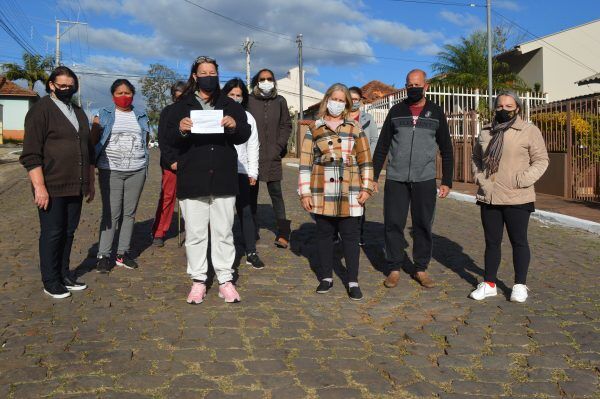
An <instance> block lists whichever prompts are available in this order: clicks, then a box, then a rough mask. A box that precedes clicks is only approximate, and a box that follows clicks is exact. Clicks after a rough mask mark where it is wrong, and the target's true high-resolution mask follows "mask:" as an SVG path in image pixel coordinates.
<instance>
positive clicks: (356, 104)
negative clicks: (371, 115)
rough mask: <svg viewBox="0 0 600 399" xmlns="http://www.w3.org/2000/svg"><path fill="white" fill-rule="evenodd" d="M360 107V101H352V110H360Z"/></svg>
mask: <svg viewBox="0 0 600 399" xmlns="http://www.w3.org/2000/svg"><path fill="white" fill-rule="evenodd" d="M359 108H360V101H352V111H358V109H359Z"/></svg>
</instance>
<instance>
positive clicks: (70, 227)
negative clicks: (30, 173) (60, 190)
mask: <svg viewBox="0 0 600 399" xmlns="http://www.w3.org/2000/svg"><path fill="white" fill-rule="evenodd" d="M82 202H83V197H82V196H74V197H51V198H50V204H49V205H48V209H46V210H43V209H38V214H39V217H40V240H39V251H40V270H41V272H42V281H43V283H44V286H46V285H49V284H50V285H51V284H54V283H57V282H60V281H61V280H62V277H63V276H67V277H70V271H69V262H70V258H71V247H72V246H73V238H74V237H75V230H77V226H78V225H79V219H80V217H81V205H82Z"/></svg>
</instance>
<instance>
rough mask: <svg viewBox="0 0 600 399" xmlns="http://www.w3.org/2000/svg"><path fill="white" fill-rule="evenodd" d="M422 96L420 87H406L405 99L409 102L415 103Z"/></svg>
mask: <svg viewBox="0 0 600 399" xmlns="http://www.w3.org/2000/svg"><path fill="white" fill-rule="evenodd" d="M422 98H423V88H422V87H409V88H407V89H406V101H407V102H408V103H409V104H415V103H418V102H419V101H421V99H422Z"/></svg>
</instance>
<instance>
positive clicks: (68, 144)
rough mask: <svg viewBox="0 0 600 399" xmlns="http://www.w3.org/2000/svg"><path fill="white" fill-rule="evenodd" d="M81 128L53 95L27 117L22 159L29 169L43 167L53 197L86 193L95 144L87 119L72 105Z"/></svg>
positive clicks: (44, 99)
mask: <svg viewBox="0 0 600 399" xmlns="http://www.w3.org/2000/svg"><path fill="white" fill-rule="evenodd" d="M73 108H74V110H75V115H76V116H77V120H78V121H79V131H77V130H75V128H74V127H73V124H72V123H71V122H70V121H69V120H68V119H67V117H66V116H65V115H64V114H63V113H62V111H61V110H60V109H59V108H58V107H57V106H56V104H54V101H53V100H52V98H50V96H46V97H44V98H42V99H41V100H40V101H38V102H37V103H36V104H35V105H34V106H33V107H32V108H31V109H30V110H29V112H27V115H26V116H25V138H24V140H23V152H22V154H21V157H20V158H19V161H20V162H21V164H23V166H24V167H25V169H27V171H30V170H32V169H34V168H37V167H38V166H41V167H42V172H43V174H44V183H45V185H46V189H47V190H48V194H49V195H50V197H66V196H77V195H82V194H83V195H87V194H88V186H89V172H90V163H93V162H94V146H93V145H92V142H91V140H90V127H89V122H88V118H87V116H86V115H85V113H84V112H83V111H82V110H81V108H79V107H77V106H75V105H74V106H73Z"/></svg>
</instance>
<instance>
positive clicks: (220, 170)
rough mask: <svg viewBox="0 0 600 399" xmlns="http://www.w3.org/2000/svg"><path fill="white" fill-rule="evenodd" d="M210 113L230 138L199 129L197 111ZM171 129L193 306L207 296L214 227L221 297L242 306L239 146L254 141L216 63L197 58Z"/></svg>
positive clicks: (174, 111)
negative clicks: (237, 272)
mask: <svg viewBox="0 0 600 399" xmlns="http://www.w3.org/2000/svg"><path fill="white" fill-rule="evenodd" d="M206 110H209V111H213V110H221V111H222V112H223V118H222V120H221V122H220V125H221V126H223V128H224V133H212V131H214V130H212V129H211V133H207V132H203V131H202V128H201V127H200V128H199V127H198V126H196V127H194V124H193V122H192V119H191V117H190V116H191V112H192V111H206ZM201 118H203V117H201ZM201 126H202V125H201ZM167 129H168V134H169V137H170V140H171V141H172V143H173V144H176V145H177V147H178V148H180V154H179V158H178V163H177V197H178V198H179V200H180V205H181V211H182V213H183V217H184V219H185V224H186V239H185V249H186V256H187V272H188V274H189V275H190V277H191V278H192V288H191V290H190V293H189V295H188V298H187V302H188V303H190V304H198V303H201V302H202V301H203V299H204V297H205V295H206V278H207V271H208V260H207V250H208V237H209V234H208V233H209V228H210V238H211V258H212V264H213V266H214V269H215V274H216V278H217V280H218V282H219V296H220V297H221V298H223V299H224V300H225V302H230V303H231V302H239V301H240V295H239V294H238V292H237V290H236V288H235V286H234V284H233V283H234V282H233V262H234V261H235V246H234V244H233V233H232V227H233V218H234V208H235V197H236V195H237V194H238V192H239V188H238V175H237V153H236V150H235V147H234V146H235V145H236V144H242V143H245V142H246V141H247V140H248V138H249V137H250V125H248V121H247V118H246V113H245V112H244V109H243V108H242V106H241V105H239V104H238V103H236V102H235V101H233V100H232V99H231V98H229V97H227V95H225V94H224V93H222V92H221V88H220V86H219V66H218V64H217V62H216V61H215V60H214V59H212V58H210V57H204V56H202V57H198V58H196V60H195V61H194V63H193V64H192V68H191V71H190V77H189V79H188V82H187V85H186V87H185V89H184V91H183V94H182V95H181V99H180V100H179V101H178V102H177V103H176V104H174V105H173V109H172V111H171V112H170V114H169V123H168V126H167ZM192 131H198V133H192Z"/></svg>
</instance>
